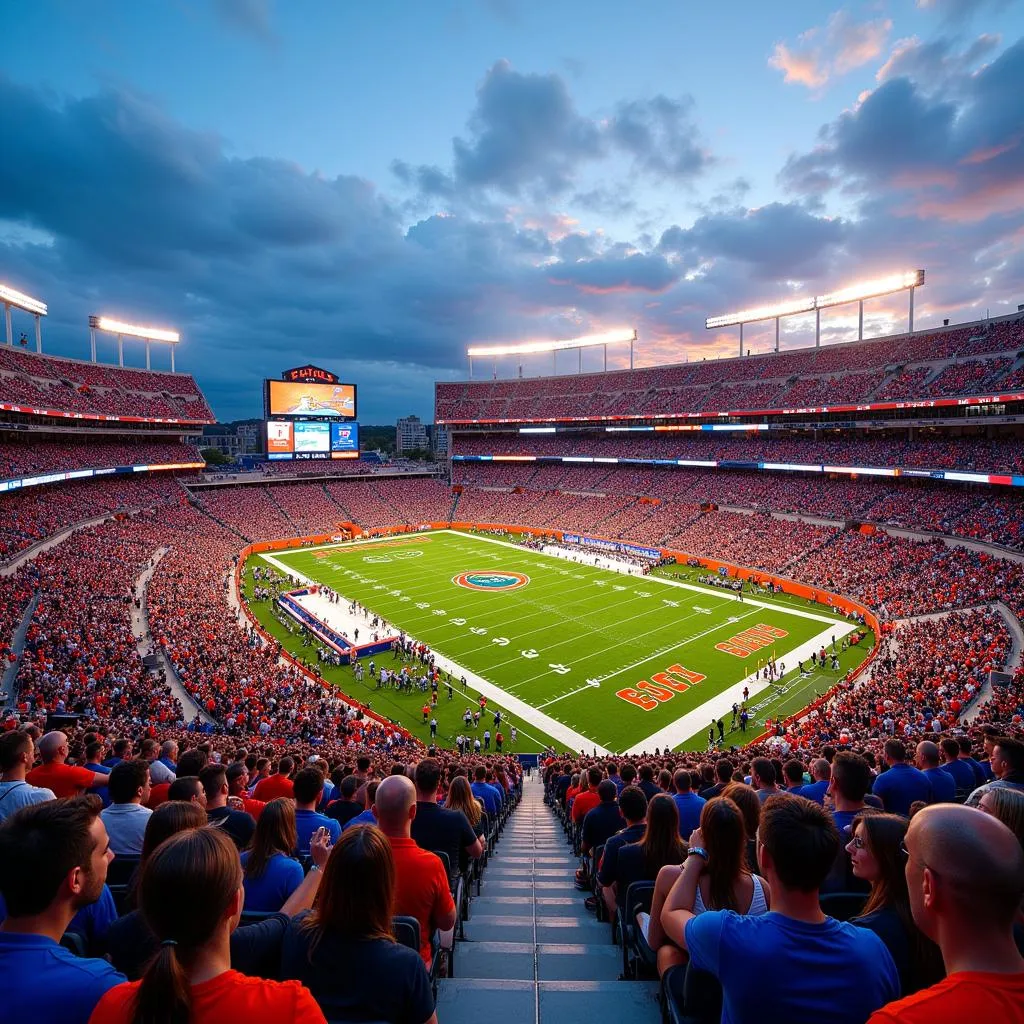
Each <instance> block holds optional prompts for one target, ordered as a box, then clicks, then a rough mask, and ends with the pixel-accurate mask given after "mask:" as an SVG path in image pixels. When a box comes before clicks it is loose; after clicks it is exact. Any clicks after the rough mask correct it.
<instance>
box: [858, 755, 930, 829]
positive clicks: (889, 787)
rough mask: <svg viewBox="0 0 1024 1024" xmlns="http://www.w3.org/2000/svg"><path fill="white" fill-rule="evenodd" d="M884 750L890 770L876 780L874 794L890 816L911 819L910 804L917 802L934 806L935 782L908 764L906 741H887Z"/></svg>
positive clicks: (873, 787) (873, 788) (872, 790)
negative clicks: (933, 790)
mask: <svg viewBox="0 0 1024 1024" xmlns="http://www.w3.org/2000/svg"><path fill="white" fill-rule="evenodd" d="M884 751H885V763H886V764H887V765H888V766H889V768H888V770H887V771H884V772H882V774H881V775H879V776H878V778H876V779H875V784H874V785H873V786H872V787H871V792H872V793H874V794H875V796H877V797H879V798H880V799H881V801H882V806H883V807H884V808H885V810H886V811H887V812H888V813H889V814H902V815H903V817H904V818H909V817H910V805H911V804H912V803H914V801H915V800H923V801H924V802H925V803H926V804H927V803H931V799H932V786H931V783H930V782H929V781H928V776H926V775H925V774H924V772H922V771H918V769H917V768H915V767H914V766H913V765H909V764H907V748H906V747H905V746H904V745H903V741H902V740H897V739H891V740H886V741H885V747H884Z"/></svg>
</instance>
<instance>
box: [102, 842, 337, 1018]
mask: <svg viewBox="0 0 1024 1024" xmlns="http://www.w3.org/2000/svg"><path fill="white" fill-rule="evenodd" d="M244 898H245V897H244V890H243V888H242V867H241V864H240V863H239V860H238V852H237V851H236V849H235V847H234V844H233V843H232V842H231V840H230V838H229V837H228V836H227V835H225V834H224V833H223V832H222V831H220V830H219V829H214V828H199V829H190V830H188V831H185V832H179V833H178V834H177V835H174V836H171V838H170V839H168V840H166V841H165V842H164V843H162V844H161V845H160V846H158V847H157V849H156V850H155V851H154V852H153V854H152V855H151V856H150V857H149V859H148V860H147V861H146V865H145V867H144V868H143V869H142V876H141V879H140V882H139V903H140V907H141V910H142V913H143V915H144V917H145V919H146V922H147V924H149V926H150V927H151V928H152V930H153V932H154V934H155V935H156V937H157V939H159V940H160V950H159V952H158V953H157V955H156V956H155V957H154V958H153V960H152V961H151V962H150V964H149V966H148V968H147V969H146V973H145V974H144V975H143V976H142V979H141V980H140V981H132V982H126V983H125V984H123V985H118V986H117V987H116V988H113V989H111V990H110V991H109V992H107V993H106V995H105V996H103V998H102V999H100V1001H99V1003H98V1004H97V1006H96V1009H95V1010H94V1011H93V1014H92V1017H91V1018H90V1024H130V1022H131V1021H135V1020H145V1021H148V1022H151V1024H172V1022H173V1021H179V1020H188V1021H189V1024H272V1022H273V1024H277V1022H280V1024H325V1021H324V1015H323V1013H322V1012H321V1011H320V1008H319V1007H318V1006H317V1005H316V1002H315V1001H314V1000H313V997H312V996H311V995H310V994H309V990H308V989H306V988H304V987H303V986H302V985H300V984H299V983H298V982H296V981H264V980H263V979H260V978H250V977H246V976H245V975H244V974H239V973H238V972H237V971H233V970H231V933H232V932H233V931H234V930H235V928H236V927H237V926H238V921H239V918H240V917H241V914H242V904H243V901H244Z"/></svg>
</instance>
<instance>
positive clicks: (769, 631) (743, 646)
mask: <svg viewBox="0 0 1024 1024" xmlns="http://www.w3.org/2000/svg"><path fill="white" fill-rule="evenodd" d="M787 636H789V633H788V631H786V630H785V629H779V627H778V626H766V625H765V624H764V623H763V622H759V623H758V624H757V625H756V626H751V627H750V629H745V630H743V632H742V633H737V634H736V635H735V636H731V637H729V639H728V640H724V641H723V642H722V643H720V644H715V650H717V651H725V653H726V654H732V655H734V656H735V657H737V658H746V657H749V656H750V655H751V654H753V653H754V651H759V650H761V648H762V647H770V646H771V645H772V644H773V643H775V641H776V640H781V639H782V638H783V637H787Z"/></svg>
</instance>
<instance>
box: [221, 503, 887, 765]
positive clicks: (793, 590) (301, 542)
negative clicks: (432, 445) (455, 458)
mask: <svg viewBox="0 0 1024 1024" xmlns="http://www.w3.org/2000/svg"><path fill="white" fill-rule="evenodd" d="M338 527H339V529H341V530H343V531H345V532H348V533H350V534H351V536H352V537H388V536H392V535H394V534H400V533H421V532H425V531H427V530H501V531H503V532H505V533H526V534H529V535H530V536H532V537H550V538H552V539H553V540H558V541H561V540H562V537H563V531H562V530H552V529H549V528H543V527H536V526H516V525H515V524H513V523H475V522H466V521H457V522H427V523H418V524H416V525H412V524H408V523H406V524H402V525H398V526H377V527H372V528H370V529H363V528H361V527H359V526H357V525H356V524H355V523H351V522H344V523H338ZM337 539H338V536H337V534H317V535H315V536H312V537H291V538H288V539H286V540H272V541H261V542H258V543H255V544H250V545H249V546H248V547H246V548H244V549H243V550H242V552H241V554H240V556H239V559H238V564H237V565H236V567H235V588H236V592H237V593H238V595H239V600H240V601H241V604H242V608H243V610H244V611H245V614H246V617H247V618H248V619H249V621H250V623H252V625H253V626H254V627H255V628H256V629H257V630H258V631H259V633H260V635H261V636H263V637H265V638H266V639H268V640H270V641H271V642H273V643H276V642H277V641H276V639H275V638H274V637H272V636H270V634H269V633H267V632H266V631H265V630H264V629H263V627H262V626H260V624H259V622H258V621H257V620H256V618H255V617H254V616H253V614H252V612H250V611H249V606H248V603H247V602H245V601H242V600H241V594H242V586H241V578H242V566H243V565H244V564H245V560H246V558H248V557H249V555H251V554H258V553H259V552H261V551H281V550H283V549H285V548H298V547H307V546H310V547H311V546H313V545H316V544H328V543H330V542H331V541H333V540H337ZM594 539H595V540H607V541H611V542H612V543H625V544H628V543H631V542H630V541H622V540H619V539H617V538H612V537H598V536H594ZM659 550H660V551H661V555H662V557H663V558H674V559H675V560H676V561H677V562H679V563H680V564H681V565H686V563H687V561H690V560H693V561H696V562H698V563H699V564H700V565H701V566H702V567H704V568H705V569H708V570H709V571H711V572H713V573H717V572H718V570H719V569H720V568H724V569H725V570H726V573H727V574H728V575H730V576H732V577H734V578H739V579H743V580H749V579H753V580H755V581H758V582H761V583H764V582H770V583H772V584H773V585H774V586H775V587H777V588H779V589H780V590H781V591H782V593H784V594H792V595H793V596H794V597H802V598H804V599H805V600H808V601H812V602H814V603H815V604H821V605H825V606H826V607H828V608H831V609H832V610H833V611H839V612H842V613H843V614H844V615H849V614H850V613H851V612H852V613H854V614H855V615H861V616H863V617H864V621H865V623H866V624H867V625H868V626H869V627H870V629H871V630H872V631H873V632H874V634H875V641H876V642H875V646H874V648H872V650H871V651H870V652H869V653H868V654H867V656H866V657H865V658H864V660H863V661H862V662H861V663H860V665H858V666H857V668H856V669H853V670H851V672H850V673H849V674H848V675H847V678H846V682H850V681H852V680H853V679H856V678H857V677H858V676H859V675H861V674H862V673H863V672H864V670H865V669H866V668H867V667H868V666H869V665H870V664H871V662H872V661H873V660H874V658H875V655H876V654H877V653H878V642H877V641H878V640H879V639H880V637H881V634H882V630H881V626H880V625H879V622H878V618H877V617H876V615H875V613H874V612H873V611H872V610H871V609H870V608H868V607H867V606H866V605H862V604H860V603H859V602H858V601H854V600H852V599H851V598H848V597H844V596H843V595H842V594H834V593H832V592H831V591H829V590H822V589H821V588H819V587H809V586H807V585H806V584H805V583H800V582H798V581H797V580H792V579H789V578H788V577H786V576H776V575H774V574H773V573H770V572H762V571H761V570H759V569H749V568H747V567H745V566H741V565H735V564H734V563H732V562H722V561H719V560H718V559H714V558H700V557H698V556H697V555H691V554H690V553H688V552H686V551H677V550H675V549H674V548H660V549H659ZM281 653H282V654H283V655H284V656H285V657H286V658H287V659H288V660H289V661H290V662H291V663H293V664H294V665H296V666H297V667H298V668H300V669H301V670H302V671H303V672H305V673H306V674H307V675H308V676H309V678H311V679H316V676H313V675H310V673H309V672H308V670H307V669H305V668H304V667H303V666H302V665H301V664H299V662H298V661H296V659H294V658H293V657H292V656H291V655H290V654H288V653H287V652H286V651H284V650H282V652H281ZM319 681H320V682H321V683H322V684H323V685H324V686H329V685H330V684H329V683H326V682H325V681H324V680H319ZM838 690H839V687H838V685H837V686H833V687H832V689H830V690H828V691H827V692H825V693H823V694H822V695H821V696H820V697H818V698H817V699H816V700H815V701H813V703H811V704H808V705H807V706H806V707H805V708H803V709H801V710H800V711H798V712H797V713H796V714H795V715H790V716H789V718H786V719H784V720H783V723H782V724H783V726H787V725H789V724H790V723H792V722H795V721H799V719H801V718H804V717H806V716H807V715H809V714H810V713H811V712H812V711H816V710H817V709H818V708H820V707H821V706H822V705H824V704H825V703H826V701H828V700H829V699H830V698H831V697H833V696H834V695H835V694H836V693H837V692H838ZM346 699H349V698H346ZM349 702H350V703H351V704H353V706H355V707H357V708H361V709H362V711H363V712H364V713H365V714H366V715H368V716H369V717H370V718H374V719H376V720H377V721H378V722H380V723H381V724H383V725H387V726H390V727H391V728H397V729H399V730H400V731H401V732H403V733H405V730H404V729H401V727H400V726H395V725H394V724H393V723H392V722H389V721H387V720H386V719H382V718H381V717H380V716H379V715H377V714H375V713H374V712H373V711H371V710H370V709H369V708H366V707H365V706H364V705H362V704H360V703H359V702H358V701H357V700H355V699H354V698H352V699H349ZM405 734H406V735H410V734H409V733H405ZM771 735H772V734H771V733H769V732H764V733H762V734H761V735H760V736H758V737H756V738H755V739H753V740H751V741H750V743H748V744H746V745H747V746H748V747H750V746H754V745H755V744H757V743H762V742H764V741H765V740H767V739H769V738H770V737H771Z"/></svg>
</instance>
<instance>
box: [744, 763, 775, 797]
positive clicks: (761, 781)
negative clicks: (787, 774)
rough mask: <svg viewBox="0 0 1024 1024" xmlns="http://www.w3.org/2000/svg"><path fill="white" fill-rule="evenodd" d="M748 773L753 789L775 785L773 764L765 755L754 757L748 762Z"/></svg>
mask: <svg viewBox="0 0 1024 1024" xmlns="http://www.w3.org/2000/svg"><path fill="white" fill-rule="evenodd" d="M750 775H751V780H750V781H751V782H753V784H754V788H755V789H771V788H772V786H774V785H775V765H773V764H772V763H771V761H769V760H768V758H767V757H755V758H754V760H753V761H751V762H750Z"/></svg>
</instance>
